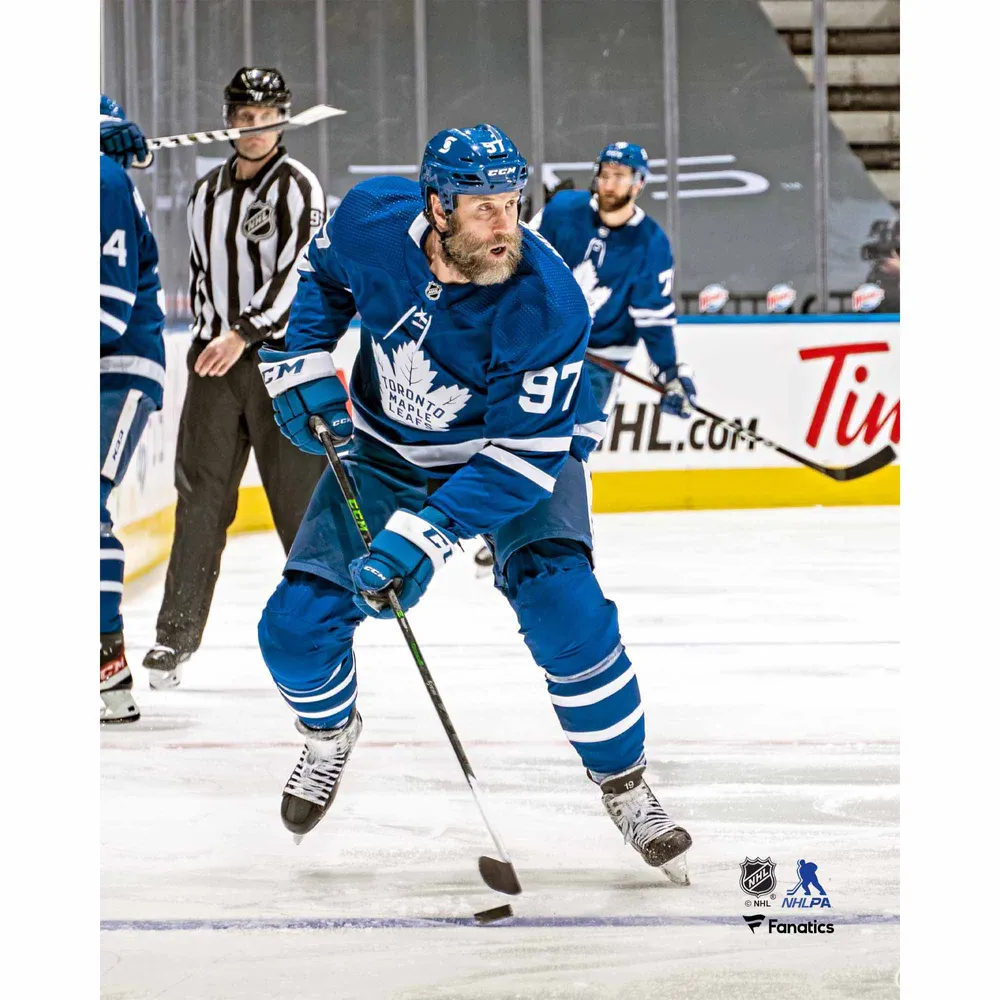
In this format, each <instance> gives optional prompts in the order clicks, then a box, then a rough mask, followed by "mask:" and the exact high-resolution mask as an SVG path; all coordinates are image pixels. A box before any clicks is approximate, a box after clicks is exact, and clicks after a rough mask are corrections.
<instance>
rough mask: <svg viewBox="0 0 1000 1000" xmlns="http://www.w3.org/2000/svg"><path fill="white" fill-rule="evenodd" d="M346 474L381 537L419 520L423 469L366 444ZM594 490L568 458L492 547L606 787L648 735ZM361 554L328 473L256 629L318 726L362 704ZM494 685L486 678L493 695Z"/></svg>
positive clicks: (292, 695)
mask: <svg viewBox="0 0 1000 1000" xmlns="http://www.w3.org/2000/svg"><path fill="white" fill-rule="evenodd" d="M345 464H346V465H347V468H348V471H349V473H350V475H351V478H352V481H353V483H354V487H355V490H356V491H357V493H358V499H359V503H360V506H361V509H362V510H363V511H364V514H365V518H366V520H367V522H368V525H369V528H370V530H371V532H372V534H373V535H374V534H376V533H377V532H378V531H379V530H380V529H381V528H382V527H383V525H384V524H385V522H386V521H387V520H388V518H389V515H390V514H391V513H392V511H393V510H396V509H397V508H404V509H407V510H413V511H416V510H419V509H420V508H421V507H422V506H423V505H424V503H425V501H426V498H427V495H428V492H429V490H430V489H431V488H432V486H431V484H430V483H429V482H428V479H427V476H426V474H425V473H424V472H423V471H422V470H419V469H415V467H414V466H411V465H409V463H403V462H402V461H401V460H400V459H398V458H397V457H396V456H394V455H392V454H391V453H387V452H386V451H385V450H384V449H380V448H376V447H374V446H373V445H372V444H371V443H370V442H366V441H365V440H363V439H362V440H360V441H359V440H358V439H357V438H356V439H355V443H354V444H352V446H351V450H350V452H349V453H348V455H347V458H346V462H345ZM588 492H589V491H588V485H587V476H586V470H585V469H584V467H583V466H582V465H581V464H580V463H579V462H577V461H576V460H575V459H570V460H568V461H567V463H566V466H565V467H564V469H563V472H562V473H561V474H560V476H559V480H558V481H557V483H556V488H555V490H554V492H553V494H552V496H551V497H550V498H549V499H548V500H545V501H543V502H542V503H540V504H538V505H537V506H536V507H534V508H532V509H531V510H530V511H528V512H527V513H526V514H523V515H521V516H520V517H518V518H515V519H514V520H513V521H512V522H510V523H509V524H507V525H504V527H503V528H502V529H500V530H499V531H498V532H497V535H496V537H491V538H489V539H488V542H489V543H490V545H491V547H492V548H493V550H494V552H495V553H496V564H495V577H496V580H495V582H496V585H497V587H498V588H499V589H500V591H501V592H502V593H503V594H504V596H505V597H506V598H507V600H508V601H509V602H510V604H511V607H512V608H513V609H514V612H515V614H516V615H517V619H518V623H519V625H520V634H521V635H522V637H523V638H524V641H525V643H526V645H527V647H528V650H529V651H530V653H531V655H532V657H533V658H534V660H535V663H536V664H537V665H538V666H539V667H540V668H541V669H542V671H543V672H544V677H545V682H546V685H547V687H548V691H549V696H550V698H551V701H552V704H553V707H554V708H555V712H556V716H557V717H558V719H559V722H560V724H561V725H562V728H563V731H564V732H565V733H566V736H567V738H568V739H569V741H570V742H571V743H572V744H573V747H574V749H575V750H576V751H577V753H578V754H579V755H580V758H581V760H582V761H583V764H584V766H585V767H587V768H588V769H589V770H590V771H591V772H592V774H593V775H594V776H595V777H597V778H598V779H599V778H600V777H601V776H602V775H606V774H611V773H614V772H616V771H621V770H624V769H626V768H628V767H630V766H631V765H633V764H635V763H638V762H639V761H641V760H642V759H643V740H644V737H645V726H644V719H643V711H642V703H641V700H640V696H639V686H638V681H637V679H636V676H635V669H634V667H633V666H632V663H631V661H630V660H629V658H628V655H627V654H626V652H625V649H624V646H623V645H622V641H621V636H620V634H619V631H618V612H617V608H616V607H615V605H614V603H613V602H612V601H609V600H607V598H605V597H604V595H603V594H602V592H601V588H600V585H599V584H598V582H597V579H596V577H595V576H594V571H593V567H592V564H591V556H590V551H591V535H590V511H589V497H588ZM362 552H363V547H362V544H361V540H360V538H359V537H358V535H357V531H356V528H355V527H354V525H353V520H352V518H351V516H350V514H349V513H348V511H347V508H346V504H345V503H344V500H343V497H342V496H340V495H339V490H338V487H337V484H336V481H335V480H334V479H333V477H332V474H329V472H328V473H325V474H324V477H323V478H322V479H321V480H320V483H319V485H318V486H317V489H316V493H315V494H314V496H313V501H312V503H311V504H310V507H309V510H308V511H307V512H306V516H305V518H304V520H303V522H302V526H301V528H300V529H299V535H298V537H297V538H296V540H295V544H294V545H293V547H292V551H291V553H290V555H289V560H288V563H287V564H286V566H285V573H284V576H283V578H282V580H281V582H280V583H279V584H278V587H277V589H276V590H275V591H274V593H273V594H272V596H271V598H270V600H269V601H268V602H267V606H266V607H265V608H264V612H263V614H262V616H261V619H260V624H259V626H258V638H259V641H260V648H261V652H262V653H263V656H264V660H265V662H266V663H267V666H268V669H269V670H270V671H271V675H272V677H273V678H274V680H275V683H276V684H277V685H278V689H279V691H280V692H281V694H282V696H283V697H284V699H285V700H286V701H287V702H288V705H289V707H290V708H291V709H292V711H293V712H295V714H296V715H297V716H298V717H299V718H300V719H301V720H302V721H303V722H304V723H305V724H306V725H308V726H312V727H314V728H320V729H322V728H333V727H336V726H339V725H341V724H343V723H344V722H345V721H346V720H347V718H348V717H349V716H350V713H351V710H352V708H353V706H354V704H355V701H356V699H357V674H356V665H355V660H354V653H353V648H352V647H353V637H354V630H355V628H357V626H358V624H359V623H360V622H361V620H362V619H363V617H364V616H363V615H362V614H361V612H360V611H358V610H357V608H356V607H355V606H354V603H353V600H352V597H353V590H352V588H351V584H350V578H349V575H348V574H347V566H348V564H349V563H350V561H351V559H353V558H355V557H356V556H358V555H360V554H362ZM401 651H402V649H401ZM470 669H475V667H474V666H470ZM488 683H489V682H488V678H484V689H486V690H488Z"/></svg>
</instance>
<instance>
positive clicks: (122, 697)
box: [101, 632, 139, 725]
mask: <svg viewBox="0 0 1000 1000" xmlns="http://www.w3.org/2000/svg"><path fill="white" fill-rule="evenodd" d="M101 701H103V702H104V704H103V705H102V706H101V725H105V724H107V723H113V722H135V721H136V720H137V719H138V718H139V706H138V705H136V703H135V699H134V698H133V697H132V671H131V670H129V668H128V663H126V662H125V642H124V639H123V638H122V634H121V632H102V633H101Z"/></svg>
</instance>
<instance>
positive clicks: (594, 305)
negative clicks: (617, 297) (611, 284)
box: [573, 257, 611, 319]
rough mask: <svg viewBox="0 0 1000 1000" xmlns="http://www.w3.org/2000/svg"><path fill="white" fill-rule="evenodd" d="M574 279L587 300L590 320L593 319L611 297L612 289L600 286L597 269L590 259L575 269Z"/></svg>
mask: <svg viewBox="0 0 1000 1000" xmlns="http://www.w3.org/2000/svg"><path fill="white" fill-rule="evenodd" d="M573 277H574V278H576V283H577V284H578V285H579V286H580V289H581V291H582V292H583V294H584V296H585V297H586V299H587V308H588V309H590V318H591V319H593V318H594V317H595V316H596V315H597V311H598V310H599V309H600V308H601V306H603V305H604V303H605V302H607V301H608V299H609V298H610V297H611V289H610V288H605V287H604V286H603V285H598V283H597V282H598V278H597V268H595V267H594V262H593V261H592V260H591V259H590V258H589V257H588V258H587V259H586V260H585V261H583V262H582V263H581V264H577V265H576V267H574V268H573Z"/></svg>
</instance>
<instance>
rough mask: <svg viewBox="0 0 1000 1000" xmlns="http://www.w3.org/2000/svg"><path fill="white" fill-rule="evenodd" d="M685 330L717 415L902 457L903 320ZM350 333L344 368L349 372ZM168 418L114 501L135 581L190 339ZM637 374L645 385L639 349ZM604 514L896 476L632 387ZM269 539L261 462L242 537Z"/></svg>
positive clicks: (624, 388) (338, 356) (249, 483)
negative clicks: (849, 475) (862, 473)
mask: <svg viewBox="0 0 1000 1000" xmlns="http://www.w3.org/2000/svg"><path fill="white" fill-rule="evenodd" d="M810 319H811V320H815V321H811V322H804V321H803V318H802V317H779V318H776V317H727V318H725V319H718V318H712V319H708V318H702V317H690V318H685V319H684V320H682V321H681V323H680V324H679V325H678V327H677V333H676V338H677V349H678V356H679V357H680V358H681V359H682V360H684V361H685V362H687V363H688V364H690V365H691V366H692V367H693V369H694V372H695V382H696V385H697V387H698V391H699V397H698V399H699V402H700V403H702V404H703V405H704V406H706V407H707V408H708V409H710V410H713V411H714V412H716V413H719V414H720V415H723V416H726V417H728V418H730V419H733V420H738V421H739V422H740V423H741V424H742V425H743V426H745V427H747V428H748V429H750V430H755V431H756V432H757V433H758V434H761V435H763V436H766V437H768V438H771V439H773V440H774V441H776V442H778V443H779V444H782V445H784V446H785V447H786V448H789V449H792V450H793V451H796V452H799V453H800V454H803V455H805V456H807V457H809V458H811V459H813V460H814V461H817V462H821V463H823V464H827V465H850V464H853V463H855V462H858V461H860V460H861V459H862V458H864V457H865V456H867V455H870V454H872V453H873V452H875V451H877V450H878V449H880V448H882V447H883V446H884V445H886V444H892V445H893V446H894V447H895V448H896V450H897V452H898V451H899V323H898V318H897V317H888V316H886V317H881V316H865V317H860V316H846V317H838V318H837V319H829V320H827V319H826V318H821V317H810ZM358 335H359V334H358V330H357V328H356V327H352V329H351V330H349V331H348V333H347V335H346V336H345V337H344V338H343V340H342V341H341V343H340V344H339V345H338V347H337V350H336V351H335V352H334V358H335V360H336V362H337V364H338V366H339V367H340V368H341V369H343V370H344V371H349V370H350V367H351V365H352V364H353V360H354V355H355V353H356V351H357V343H358ZM166 342H167V384H166V389H165V395H164V406H163V410H162V411H161V412H160V413H158V414H154V416H153V417H152V418H151V419H150V422H149V426H148V427H147V429H146V432H145V434H144V435H143V438H142V440H141V442H140V444H139V447H138V449H137V451H136V454H135V457H134V458H133V461H132V465H131V466H130V468H129V470H128V473H127V475H126V477H125V481H124V482H123V483H122V485H121V486H120V487H119V488H118V490H116V491H115V494H114V495H113V496H112V500H111V510H112V516H113V518H114V520H115V523H116V525H117V526H119V527H120V528H121V529H122V530H121V532H120V534H121V537H122V538H123V541H124V544H125V548H126V566H127V569H128V577H130V578H131V577H134V576H136V575H138V574H140V573H142V572H145V571H146V570H147V569H149V568H150V567H151V566H153V565H155V564H156V563H158V562H159V561H161V560H162V559H163V558H165V557H166V555H167V553H168V552H169V548H170V540H171V536H172V530H173V507H174V502H175V496H176V494H175V491H174V486H173V462H174V447H175V442H176V438H177V427H178V423H179V420H180V413H181V407H182V405H183V401H184V391H185V387H186V379H187V370H186V366H185V356H186V353H187V348H188V345H189V343H190V337H189V335H188V334H186V333H184V332H177V333H171V334H169V335H168V336H167V338H166ZM629 368H630V370H632V371H635V372H636V373H637V374H643V375H645V374H647V372H648V360H647V357H646V355H645V352H644V350H643V349H642V348H640V349H639V351H638V352H637V355H636V356H635V357H634V358H633V359H632V362H631V364H630V365H629ZM590 467H591V470H592V473H593V486H594V510H595V511H596V512H612V511H614V512H624V511H646V510H678V509H689V510H690V509H704V508H740V507H790V506H812V505H816V504H820V505H824V506H829V505H843V504H898V503H899V465H898V464H894V465H892V466H889V467H888V468H886V469H883V470H881V471H880V472H877V473H875V474H874V475H871V476H867V477H865V478H863V479H859V480H856V481H854V482H852V483H838V482H835V481H833V480H831V479H828V478H826V477H824V476H821V475H819V474H817V473H815V472H813V471H811V470H809V469H806V468H803V467H801V466H798V465H796V464H795V463H793V462H792V461H790V460H788V459H785V458H783V457H782V456H781V455H779V454H777V453H776V452H775V451H774V450H773V449H770V448H766V447H763V446H761V445H759V444H753V443H749V442H747V441H746V440H745V439H743V438H741V437H739V436H738V435H736V434H734V433H732V432H730V431H729V430H728V429H727V428H725V427H724V426H722V425H721V424H715V423H713V422H711V421H707V420H705V419H704V418H701V417H696V418H695V419H692V420H688V421H680V420H678V419H676V418H670V417H665V416H661V415H660V413H659V411H658V409H657V407H656V396H655V394H654V393H652V392H651V391H650V390H647V389H644V388H643V387H642V386H639V385H637V384H636V383H634V382H631V381H629V380H623V381H622V385H621V387H620V391H619V395H618V399H617V403H616V405H615V407H614V410H613V412H612V414H611V417H610V419H609V427H608V434H607V437H606V438H605V440H604V442H603V444H602V445H601V448H600V449H599V450H598V451H597V452H595V453H594V455H593V456H592V457H591V460H590ZM270 525H271V515H270V510H269V508H268V506H267V500H266V498H265V497H264V492H263V488H262V487H261V485H260V477H259V475H258V473H257V468H256V466H255V464H254V462H253V458H252V456H251V460H250V464H249V466H248V468H247V473H246V475H245V476H244V480H243V485H242V487H241V492H240V504H239V510H238V512H237V515H236V521H235V523H234V524H233V527H232V530H234V531H252V530H259V529H264V528H268V527H270Z"/></svg>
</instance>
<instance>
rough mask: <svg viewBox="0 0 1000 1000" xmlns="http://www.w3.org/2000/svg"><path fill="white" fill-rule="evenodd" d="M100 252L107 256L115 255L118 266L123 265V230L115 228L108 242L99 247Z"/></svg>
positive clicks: (124, 251) (124, 252)
mask: <svg viewBox="0 0 1000 1000" xmlns="http://www.w3.org/2000/svg"><path fill="white" fill-rule="evenodd" d="M101 253H102V254H104V255H106V256H108V257H117V258H118V266H119V267H124V266H125V256H126V250H125V230H124V229H116V230H115V231H114V232H113V233H112V234H111V235H110V236H109V237H108V242H107V243H105V244H104V246H102V247H101Z"/></svg>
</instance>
